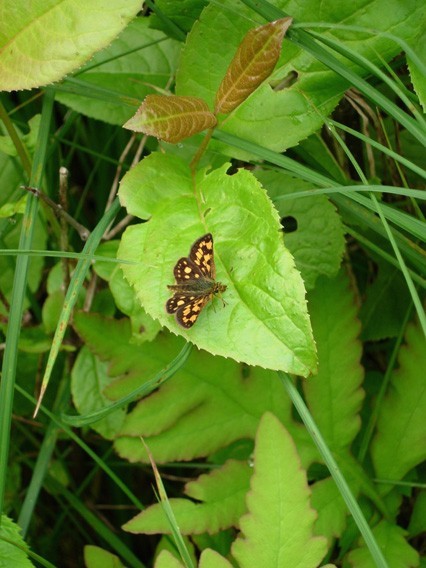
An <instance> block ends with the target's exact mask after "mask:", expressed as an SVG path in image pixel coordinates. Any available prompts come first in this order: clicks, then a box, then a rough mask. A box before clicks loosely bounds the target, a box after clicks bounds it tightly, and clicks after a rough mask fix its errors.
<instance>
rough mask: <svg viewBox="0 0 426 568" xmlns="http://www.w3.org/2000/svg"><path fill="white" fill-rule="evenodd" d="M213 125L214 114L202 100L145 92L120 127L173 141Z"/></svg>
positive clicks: (214, 121)
mask: <svg viewBox="0 0 426 568" xmlns="http://www.w3.org/2000/svg"><path fill="white" fill-rule="evenodd" d="M215 125H216V117H215V116H214V114H213V113H212V112H211V111H210V110H209V108H208V106H207V104H206V103H205V102H204V101H203V100H202V99H198V98H196V97H176V96H174V95H171V96H169V97H168V96H163V95H148V96H147V97H145V100H144V101H143V103H142V104H141V106H140V107H139V108H138V110H137V112H136V114H135V115H134V116H132V118H131V119H130V120H128V121H127V122H126V124H124V128H128V129H129V130H133V131H134V132H143V133H144V134H148V135H149V136H155V137H156V138H159V139H160V140H164V141H165V142H171V143H176V142H180V141H181V140H183V139H184V138H188V136H192V135H193V134H197V132H201V131H202V130H205V129H206V128H212V127H213V126H215Z"/></svg>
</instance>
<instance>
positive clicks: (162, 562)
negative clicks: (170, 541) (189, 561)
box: [154, 550, 185, 568]
mask: <svg viewBox="0 0 426 568" xmlns="http://www.w3.org/2000/svg"><path fill="white" fill-rule="evenodd" d="M154 568H185V565H184V564H183V563H182V562H181V561H180V560H178V559H177V558H176V557H175V556H173V554H172V553H171V552H169V551H168V550H162V551H161V552H160V554H159V555H158V556H157V558H156V560H155V564H154Z"/></svg>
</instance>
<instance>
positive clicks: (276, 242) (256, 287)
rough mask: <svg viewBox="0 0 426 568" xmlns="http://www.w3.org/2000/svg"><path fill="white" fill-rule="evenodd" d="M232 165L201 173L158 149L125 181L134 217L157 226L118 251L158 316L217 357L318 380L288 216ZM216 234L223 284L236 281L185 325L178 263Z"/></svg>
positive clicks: (131, 233)
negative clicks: (286, 237)
mask: <svg viewBox="0 0 426 568" xmlns="http://www.w3.org/2000/svg"><path fill="white" fill-rule="evenodd" d="M228 167H229V166H228V165H224V166H223V167H222V168H220V169H217V170H213V171H212V172H210V173H208V174H207V173H206V172H199V173H198V174H197V176H196V178H195V179H194V178H193V177H192V176H191V171H190V169H189V167H188V166H187V165H186V163H184V162H183V161H182V160H180V159H179V158H177V157H174V156H173V157H172V156H169V155H167V156H166V155H161V154H151V155H150V156H149V157H148V158H146V159H145V160H144V161H143V162H141V163H140V164H139V165H138V166H137V167H135V168H134V169H133V170H131V171H130V172H129V173H128V174H127V175H126V176H125V177H124V178H123V181H122V183H121V186H120V200H121V202H122V204H123V205H125V206H126V207H127V210H128V212H129V213H131V214H133V215H135V216H138V217H140V218H142V219H149V222H147V223H143V224H139V225H133V226H131V227H129V228H128V229H127V230H126V232H125V233H124V235H123V237H122V241H121V245H120V248H119V251H118V256H119V258H121V259H124V260H126V261H133V263H134V264H133V265H132V264H123V265H122V269H123V273H124V275H125V277H126V278H127V280H128V281H129V283H130V284H131V285H132V286H133V287H134V288H135V291H136V294H137V296H138V298H139V300H140V302H141V304H142V306H143V307H144V309H145V310H146V311H147V312H148V314H149V315H151V316H152V317H154V318H155V319H158V320H159V321H160V323H162V324H163V325H166V326H167V327H169V328H170V329H171V330H172V331H173V332H174V333H179V334H181V335H183V336H184V337H185V338H186V339H187V340H188V341H191V342H192V343H194V344H195V345H197V346H198V347H200V348H203V349H206V350H208V351H210V352H211V353H212V354H215V355H222V356H225V357H232V358H233V359H235V360H237V361H243V362H246V363H248V364H250V365H259V366H261V367H264V368H269V369H281V370H284V371H286V372H290V373H294V374H297V375H302V376H308V375H309V374H310V373H312V372H314V371H315V369H316V356H315V346H314V342H313V338H312V331H311V326H310V322H309V317H308V313H307V308H306V300H305V289H304V286H303V282H302V279H301V277H300V274H299V272H298V271H297V270H296V268H295V265H294V260H293V257H292V256H291V254H290V253H289V252H288V250H287V249H286V248H285V246H284V243H283V238H282V234H281V231H280V228H281V227H280V223H279V217H278V214H277V212H276V211H275V209H274V208H273V206H272V204H271V202H270V200H269V198H268V196H267V195H266V193H265V191H264V189H263V188H262V187H261V185H260V184H259V182H258V181H257V180H256V178H255V177H254V176H253V175H252V174H251V173H250V172H248V171H246V170H239V171H238V173H237V174H235V175H233V176H229V175H227V174H226V169H227V168H228ZM206 233H212V235H213V238H214V254H215V261H216V270H217V280H218V281H220V282H222V283H223V284H225V285H226V286H227V289H226V291H225V293H224V294H223V299H224V301H225V302H226V306H225V307H224V308H223V307H222V306H221V305H220V302H218V301H217V300H214V301H213V305H212V303H210V304H209V305H208V306H207V307H206V308H204V310H203V313H202V314H201V315H200V317H199V318H198V321H197V323H196V324H195V325H194V326H193V327H192V328H190V329H189V330H185V329H184V328H182V327H180V326H178V324H177V323H176V322H175V320H174V318H173V317H172V316H170V315H168V314H167V313H166V311H165V303H166V301H167V299H168V298H169V297H170V295H171V293H170V291H168V290H167V285H168V284H173V267H174V266H175V264H176V262H177V260H178V259H179V258H180V257H183V256H188V253H189V250H190V247H191V245H192V243H193V242H194V241H195V240H196V239H197V238H199V237H201V236H202V235H203V234H206Z"/></svg>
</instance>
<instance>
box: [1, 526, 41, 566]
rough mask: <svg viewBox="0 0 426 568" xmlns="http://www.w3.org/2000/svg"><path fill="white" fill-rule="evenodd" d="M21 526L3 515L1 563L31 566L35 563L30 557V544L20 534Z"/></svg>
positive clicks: (3, 564) (4, 564)
mask: <svg viewBox="0 0 426 568" xmlns="http://www.w3.org/2000/svg"><path fill="white" fill-rule="evenodd" d="M20 532H21V531H20V528H19V526H18V525H17V524H16V523H14V522H13V521H12V520H11V519H9V518H8V517H6V516H5V515H3V516H2V523H1V528H0V565H2V566H5V567H6V566H16V568H31V567H32V566H34V564H33V563H32V562H31V561H30V560H29V559H28V550H29V549H28V545H27V544H26V542H25V541H24V539H23V538H22V536H21V534H20Z"/></svg>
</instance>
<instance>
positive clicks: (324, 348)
mask: <svg viewBox="0 0 426 568" xmlns="http://www.w3.org/2000/svg"><path fill="white" fill-rule="evenodd" d="M308 298H309V305H310V307H311V310H312V325H313V327H314V332H315V339H316V341H317V345H318V375H317V376H316V377H313V378H312V380H311V381H305V382H304V384H303V388H304V391H305V396H306V400H307V403H308V405H309V408H310V410H311V412H312V415H313V417H314V420H315V422H316V424H317V425H318V427H319V429H320V430H321V434H322V435H323V437H324V438H325V440H326V442H327V443H328V444H329V446H330V448H331V449H332V450H333V451H336V452H338V451H340V450H342V449H344V448H347V447H348V446H349V445H350V444H351V443H352V442H353V440H354V438H355V436H356V435H357V433H358V431H359V429H360V426H361V420H360V416H359V412H360V410H361V405H362V401H363V398H364V393H363V390H362V389H361V384H362V381H363V378H364V370H363V368H362V366H361V355H362V348H361V343H360V342H359V341H358V335H359V332H360V323H359V320H358V319H357V306H356V302H355V297H354V294H353V292H352V291H351V290H350V288H349V278H348V277H347V275H346V274H345V273H343V272H341V273H340V274H339V275H338V276H337V277H336V278H334V279H329V278H319V279H318V281H317V285H316V287H315V289H314V290H312V291H311V292H310V294H309V297H308Z"/></svg>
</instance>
